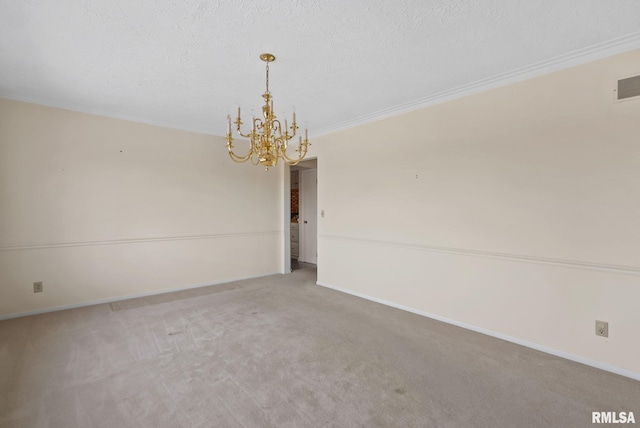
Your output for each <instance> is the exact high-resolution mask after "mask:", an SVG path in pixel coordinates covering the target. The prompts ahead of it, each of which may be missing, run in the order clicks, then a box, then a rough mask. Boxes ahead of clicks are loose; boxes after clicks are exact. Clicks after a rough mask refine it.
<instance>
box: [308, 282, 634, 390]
mask: <svg viewBox="0 0 640 428" xmlns="http://www.w3.org/2000/svg"><path fill="white" fill-rule="evenodd" d="M316 284H318V285H320V286H322V287H326V288H330V289H332V290H336V291H340V292H342V293H347V294H351V295H352V296H356V297H360V298H362V299H366V300H370V301H372V302H376V303H381V304H383V305H386V306H391V307H392V308H396V309H401V310H403V311H407V312H411V313H414V314H417V315H421V316H423V317H427V318H431V319H434V320H437V321H442V322H445V323H447V324H452V325H455V326H457V327H462V328H464V329H467V330H471V331H475V332H477V333H482V334H486V335H487V336H492V337H496V338H498V339H502V340H506V341H507V342H512V343H515V344H517V345H521V346H526V347H527V348H531V349H535V350H536V351H541V352H544V353H547V354H551V355H555V356H557V357H561V358H565V359H567V360H571V361H575V362H577V363H581V364H585V365H587V366H591V367H595V368H597V369H601V370H605V371H608V372H611V373H615V374H618V375H620V376H625V377H628V378H631V379H635V380H640V373H637V372H634V371H631V370H627V369H623V368H620V367H617V366H613V365H611V364H606V363H602V362H600V361H595V360H591V359H588V358H584V357H581V356H579V355H574V354H570V353H568V352H564V351H560V350H558V349H554V348H549V347H547V346H544V345H540V344H537V343H533V342H529V341H527V340H523V339H519V338H517V337H513V336H509V335H506V334H502V333H498V332H496V331H492V330H487V329H485V328H482V327H477V326H474V325H471V324H467V323H464V322H460V321H456V320H452V319H449V318H445V317H442V316H440V315H435V314H432V313H429V312H425V311H421V310H418V309H414V308H410V307H408V306H404V305H400V304H398V303H394V302H389V301H386V300H383V299H378V298H377V297H372V296H368V295H366V294H362V293H358V292H355V291H351V290H348V289H345V288H341V287H336V286H334V285H331V284H327V283H324V282H322V281H317V282H316Z"/></svg>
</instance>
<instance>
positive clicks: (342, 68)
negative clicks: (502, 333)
mask: <svg viewBox="0 0 640 428" xmlns="http://www.w3.org/2000/svg"><path fill="white" fill-rule="evenodd" d="M639 18H640V1H638V0H554V1H549V0H529V1H524V0H522V1H520V0H459V1H455V0H348V1H347V0H322V1H320V0H282V1H271V2H266V1H260V0H220V1H213V0H135V1H132V0H108V1H106V0H56V1H50V0H0V96H3V97H8V98H14V99H22V100H26V101H33V102H37V103H42V104H49V105H56V106H61V107H65V108H70V109H74V110H81V111H87V112H93V113H98V114H103V115H107V116H114V117H121V118H127V119H131V120H137V121H141V122H146V123H154V124H159V125H165V126H170V127H175V128H181V129H188V130H194V131H201V132H206V133H211V134H217V135H223V134H224V133H225V131H226V125H225V120H226V116H227V114H229V113H233V112H235V111H236V109H237V106H238V105H241V106H242V107H243V109H244V112H245V113H246V114H247V115H250V111H251V109H255V110H256V111H257V112H259V110H260V106H261V101H262V98H261V97H260V95H261V94H262V92H263V90H264V63H263V62H261V61H260V60H259V58H258V56H259V54H260V53H262V52H271V53H273V54H275V55H276V56H277V60H276V62H274V63H273V64H272V65H271V79H270V80H271V85H270V86H271V91H272V93H273V95H274V98H275V111H276V113H277V114H278V115H279V116H280V117H283V116H288V117H290V114H291V111H292V108H293V106H295V109H296V112H297V116H298V119H299V121H300V123H301V124H304V123H305V122H308V126H309V131H310V134H311V135H313V134H318V133H324V132H328V131H331V130H335V129H339V128H342V127H347V126H351V125H354V124H356V123H362V122H364V121H367V120H371V119H372V118H376V117H381V116H384V115H389V114H394V113H396V112H399V111H405V110H409V109H411V108H415V107H418V106H421V105H426V104H429V103H432V102H436V101H438V100H442V99H446V98H447V97H451V96H456V95H460V94H463V93H468V92H472V91H474V90H480V89H482V88H486V87H490V86H491V85H496V84H502V83H504V82H507V81H510V80H517V79H521V78H524V77H529V76H531V75H535V74H540V73H542V72H547V71H551V70H553V69H558V68H562V67H566V66H568V65H572V64H576V63H580V62H584V61H587V60H590V59H595V58H597V57H602V56H606V55H610V54H613V53H616V52H621V51H624V50H629V49H634V48H640V19H639ZM639 70H640V65H639Z"/></svg>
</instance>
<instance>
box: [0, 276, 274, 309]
mask: <svg viewBox="0 0 640 428" xmlns="http://www.w3.org/2000/svg"><path fill="white" fill-rule="evenodd" d="M276 274H282V272H273V273H266V274H262V275H252V276H243V277H239V278H227V279H221V280H218V281H213V282H204V283H200V284H190V285H186V286H184V287H174V288H163V289H162V290H158V291H150V292H148V293H139V294H129V295H126V296H117V297H109V298H107V299H99V300H92V301H89V302H82V303H74V304H71V305H62V306H53V307H50V308H42V309H35V310H32V311H26V312H16V313H12V314H6V315H0V321H2V320H8V319H11V318H19V317H26V316H29V315H39V314H46V313H48V312H56V311H64V310H67V309H76V308H83V307H85V306H94V305H101V304H104V303H113V302H120V301H122V300H129V299H137V298H138V297H149V296H157V295H159V294H165V293H173V292H176V291H183V290H189V289H192V288H201V287H209V286H211V285H219V284H226V283H228V282H235V281H243V280H245V279H254V278H261V277H263V276H269V275H276Z"/></svg>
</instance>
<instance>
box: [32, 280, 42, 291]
mask: <svg viewBox="0 0 640 428" xmlns="http://www.w3.org/2000/svg"><path fill="white" fill-rule="evenodd" d="M33 292H34V293H42V281H38V282H34V283H33Z"/></svg>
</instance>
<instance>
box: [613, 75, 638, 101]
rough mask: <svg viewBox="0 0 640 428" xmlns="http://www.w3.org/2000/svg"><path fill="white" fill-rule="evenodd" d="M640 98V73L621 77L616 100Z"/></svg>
mask: <svg viewBox="0 0 640 428" xmlns="http://www.w3.org/2000/svg"><path fill="white" fill-rule="evenodd" d="M631 99H640V75H637V76H632V77H627V78H624V79H619V80H618V83H617V85H616V101H627V100H631Z"/></svg>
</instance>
